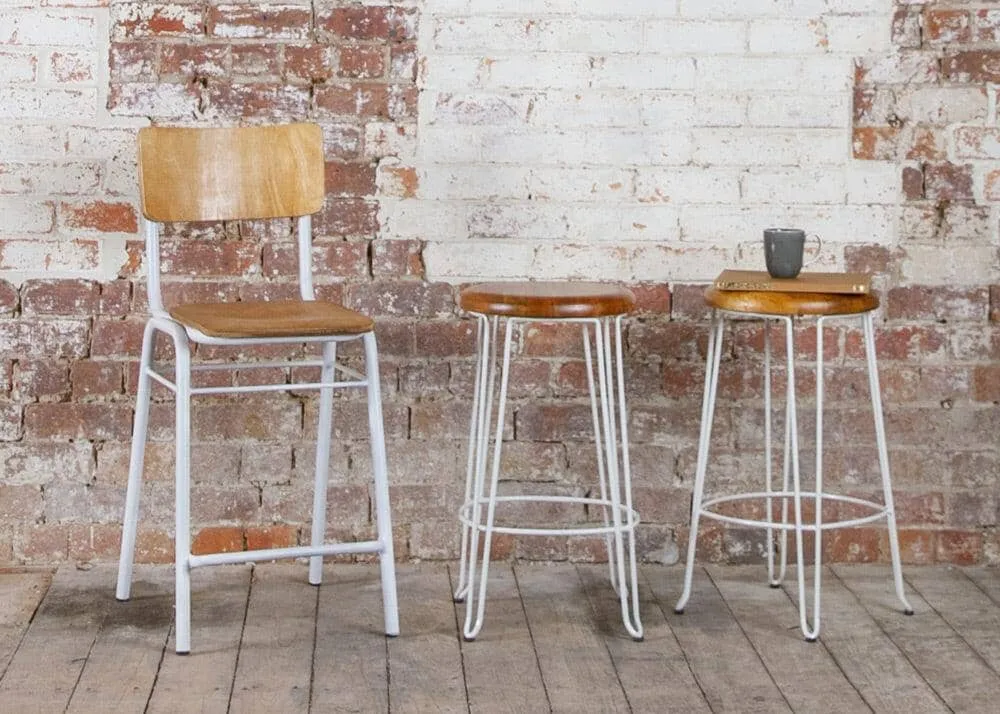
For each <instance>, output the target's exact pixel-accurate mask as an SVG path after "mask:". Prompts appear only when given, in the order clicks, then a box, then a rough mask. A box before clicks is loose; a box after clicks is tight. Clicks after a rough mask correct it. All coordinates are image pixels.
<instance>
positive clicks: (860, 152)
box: [851, 126, 900, 161]
mask: <svg viewBox="0 0 1000 714" xmlns="http://www.w3.org/2000/svg"><path fill="white" fill-rule="evenodd" d="M899 140H900V129H899V128H898V127H892V126H856V127H854V138H853V141H852V144H851V145H852V146H853V149H854V158H856V159H866V160H868V161H889V160H892V159H895V158H896V157H897V156H898V155H899Z"/></svg>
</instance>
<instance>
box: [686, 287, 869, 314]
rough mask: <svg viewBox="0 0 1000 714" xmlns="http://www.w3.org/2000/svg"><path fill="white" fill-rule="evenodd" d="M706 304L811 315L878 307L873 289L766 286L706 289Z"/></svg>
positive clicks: (725, 307) (766, 311)
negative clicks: (797, 290) (820, 290)
mask: <svg viewBox="0 0 1000 714" xmlns="http://www.w3.org/2000/svg"><path fill="white" fill-rule="evenodd" d="M705 302H706V304H708V306H709V307H713V308H717V309H719V310H730V311H732V312H746V313H756V314H760V315H785V316H791V317H798V316H803V315H810V316H815V317H822V316H824V315H857V314H860V313H863V312H868V311H869V310H874V309H875V308H877V307H878V304H879V302H878V296H877V295H875V294H874V293H867V294H865V295H849V294H843V293H791V292H778V291H766V290H717V289H715V288H708V289H707V290H706V291H705Z"/></svg>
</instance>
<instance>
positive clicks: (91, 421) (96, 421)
mask: <svg viewBox="0 0 1000 714" xmlns="http://www.w3.org/2000/svg"><path fill="white" fill-rule="evenodd" d="M24 432H25V437H26V438H29V439H43V440H56V441H66V440H70V439H88V440H90V441H107V440H110V441H128V440H129V439H130V437H131V434H132V410H131V408H129V407H127V406H124V405H117V404H72V403H71V404H29V405H27V406H26V407H25V408H24Z"/></svg>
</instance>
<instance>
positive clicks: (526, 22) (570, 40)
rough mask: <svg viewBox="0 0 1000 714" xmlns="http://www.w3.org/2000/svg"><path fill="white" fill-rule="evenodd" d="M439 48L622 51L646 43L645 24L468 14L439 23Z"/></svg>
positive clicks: (506, 51)
mask: <svg viewBox="0 0 1000 714" xmlns="http://www.w3.org/2000/svg"><path fill="white" fill-rule="evenodd" d="M436 25H437V26H436V28H435V33H434V36H435V43H436V47H437V48H439V49H446V50H448V51H449V52H451V51H464V52H467V51H477V50H480V49H481V48H483V47H489V48H491V49H492V50H496V51H498V52H502V53H510V52H593V53H602V52H619V51H632V50H634V49H635V48H636V47H639V46H640V45H641V44H642V33H643V27H642V24H641V23H640V22H639V21H636V20H632V21H629V20H624V19H618V20H598V19H593V20H585V19H576V18H558V19H551V20H549V19H533V18H530V17H528V18H524V17H518V18H497V17H467V18H455V19H451V18H449V19H443V20H439V21H438V22H437V23H436Z"/></svg>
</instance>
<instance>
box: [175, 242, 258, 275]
mask: <svg viewBox="0 0 1000 714" xmlns="http://www.w3.org/2000/svg"><path fill="white" fill-rule="evenodd" d="M160 256H161V261H162V262H161V266H162V269H163V272H164V273H170V274H173V275H233V276H241V277H246V276H248V275H250V274H251V272H256V271H257V270H259V268H260V264H259V260H260V246H259V245H257V244H256V243H248V242H244V241H164V242H163V243H162V244H161V246H160Z"/></svg>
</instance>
